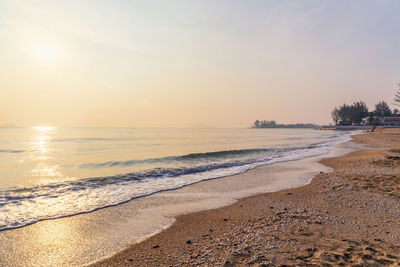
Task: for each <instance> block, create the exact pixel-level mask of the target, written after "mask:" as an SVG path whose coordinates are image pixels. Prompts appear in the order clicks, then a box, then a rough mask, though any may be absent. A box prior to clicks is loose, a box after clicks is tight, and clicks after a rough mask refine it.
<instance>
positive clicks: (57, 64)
mask: <svg viewBox="0 0 400 267" xmlns="http://www.w3.org/2000/svg"><path fill="white" fill-rule="evenodd" d="M398 14H400V1H398V0H392V1H385V0H376V1H366V0H358V1H357V0H341V1H340V0H331V1H329V0H327V1H322V0H321V1H314V0H304V1H302V0H296V1H287V0H277V1H268V0H265V1H264V0H263V1H256V0H249V1H245V0H243V1H235V0H229V1H228V0H227V1H223V0H221V1H214V0H209V1H208V0H202V1H197V0H189V1H188V0H181V1H175V0H171V1H161V0H160V1H153V0H143V1H128V0H126V1H125V0H113V1H102V0H93V1H90V0H87V1H79V0H70V1H56V0H53V1H41V0H31V1H20V0H0V125H2V124H14V125H18V126H37V125H51V126H61V127H62V126H63V127H81V126H93V127H208V126H209V127H248V126H250V125H251V124H252V123H253V121H254V120H256V119H260V120H262V119H265V120H276V121H277V122H279V123H295V122H304V123H317V124H329V123H331V122H332V120H331V116H330V113H331V110H332V109H333V108H334V107H335V106H338V105H341V104H343V103H345V102H346V103H352V102H355V101H358V100H363V101H365V102H366V103H367V105H368V107H369V108H370V109H373V105H374V104H375V103H377V102H378V101H380V100H384V101H386V102H387V103H388V104H389V105H390V106H391V107H392V108H394V107H395V106H394V105H392V103H393V98H394V94H395V92H396V91H397V89H398V83H399V82H400V49H399V47H400V34H399V33H400V16H399V15H398Z"/></svg>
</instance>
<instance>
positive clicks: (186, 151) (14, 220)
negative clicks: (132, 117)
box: [0, 127, 354, 230]
mask: <svg viewBox="0 0 400 267" xmlns="http://www.w3.org/2000/svg"><path fill="white" fill-rule="evenodd" d="M352 134H354V132H351V131H329V130H326V131H322V130H313V129H218V128H211V129H193V128H173V129H166V128H162V129H157V128H149V129H142V128H57V127H32V128H0V230H6V229H12V228H18V227H22V226H25V225H29V224H32V223H35V222H37V221H40V220H46V219H53V218H60V217H65V216H71V215H75V214H80V213H86V212H91V211H94V210H97V209H101V208H105V207H109V206H113V205H118V204H121V203H125V202H127V201H134V199H135V198H140V197H145V196H148V195H151V194H155V193H157V192H162V191H166V190H173V189H177V188H181V187H184V186H188V185H191V184H194V183H198V182H201V181H204V180H209V179H217V178H221V177H226V176H230V175H234V174H238V173H242V172H246V171H248V170H251V169H253V168H256V167H257V166H261V165H270V164H274V163H277V162H285V161H295V160H300V159H303V158H308V157H315V156H319V155H322V154H326V153H329V151H330V149H331V148H332V147H333V146H335V145H337V144H340V143H344V142H347V141H349V140H351V135H352Z"/></svg>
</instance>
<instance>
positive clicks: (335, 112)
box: [331, 107, 340, 125]
mask: <svg viewBox="0 0 400 267" xmlns="http://www.w3.org/2000/svg"><path fill="white" fill-rule="evenodd" d="M331 116H332V119H333V121H334V122H335V125H338V124H339V121H340V116H339V109H338V108H337V107H335V108H334V109H333V110H332V112H331Z"/></svg>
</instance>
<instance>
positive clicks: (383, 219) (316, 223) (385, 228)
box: [93, 130, 400, 266]
mask: <svg viewBox="0 0 400 267" xmlns="http://www.w3.org/2000/svg"><path fill="white" fill-rule="evenodd" d="M353 139H354V140H355V142H357V143H362V144H367V145H368V146H369V148H368V149H365V150H359V151H355V152H352V153H350V154H348V155H346V156H340V157H336V158H335V157H334V158H332V157H330V158H327V159H323V160H321V163H323V164H324V165H326V166H329V167H330V168H333V171H332V172H326V171H324V172H322V173H320V174H318V175H316V176H315V177H314V179H313V180H312V182H311V183H309V184H307V185H305V186H302V187H297V188H293V189H286V190H281V191H278V192H272V193H264V194H257V195H254V196H250V197H246V198H241V199H239V200H238V201H237V202H236V203H234V204H232V205H229V206H225V207H222V208H217V209H211V210H206V211H199V212H195V213H189V214H185V215H180V216H178V217H177V219H176V221H175V222H174V223H173V224H172V226H170V227H169V228H167V229H166V230H164V231H162V232H160V233H158V234H156V235H154V236H152V237H150V238H148V239H146V240H144V241H143V242H140V243H137V244H133V245H131V246H130V247H129V248H127V249H126V250H124V251H122V252H119V253H117V254H115V255H114V256H112V257H111V258H107V259H105V260H102V261H100V262H97V263H95V264H94V265H93V266H126V265H131V266H152V265H166V266H168V265H174V266H175V265H178V266H180V265H225V266H235V265H240V264H247V265H255V266H257V265H261V264H272V265H281V264H288V265H293V264H295V265H297V264H319V265H321V264H333V265H337V264H358V265H373V266H381V265H388V264H396V263H397V264H399V263H400V256H399V255H400V246H399V245H398V244H400V223H399V222H398V218H399V217H400V186H399V183H398V181H399V179H400V178H399V172H398V168H399V161H400V160H399V159H400V158H399V152H400V150H399V148H400V131H398V130H385V131H383V132H377V133H362V134H359V135H356V136H354V137H353Z"/></svg>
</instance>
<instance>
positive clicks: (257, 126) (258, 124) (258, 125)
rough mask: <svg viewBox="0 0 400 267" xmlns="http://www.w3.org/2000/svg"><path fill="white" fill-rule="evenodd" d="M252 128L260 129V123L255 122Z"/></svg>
mask: <svg viewBox="0 0 400 267" xmlns="http://www.w3.org/2000/svg"><path fill="white" fill-rule="evenodd" d="M253 128H260V121H259V120H256V121H255V122H254V124H253Z"/></svg>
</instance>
